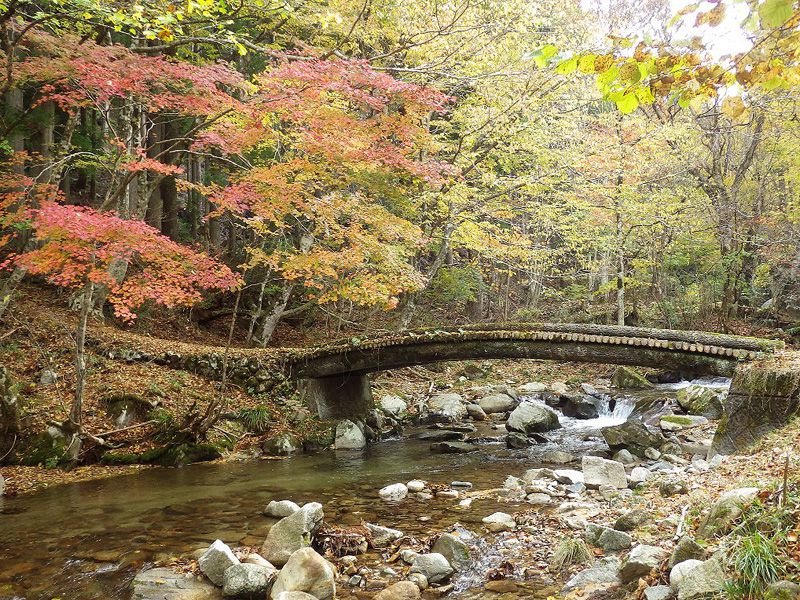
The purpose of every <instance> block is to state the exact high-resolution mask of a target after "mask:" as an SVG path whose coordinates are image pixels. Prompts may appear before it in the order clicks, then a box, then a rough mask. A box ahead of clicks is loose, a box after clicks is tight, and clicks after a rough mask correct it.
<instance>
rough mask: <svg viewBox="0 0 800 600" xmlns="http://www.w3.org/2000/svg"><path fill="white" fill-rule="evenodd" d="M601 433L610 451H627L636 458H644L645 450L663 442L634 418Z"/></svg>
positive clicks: (604, 429)
mask: <svg viewBox="0 0 800 600" xmlns="http://www.w3.org/2000/svg"><path fill="white" fill-rule="evenodd" d="M601 433H602V434H603V438H604V439H605V440H606V443H607V444H608V446H609V448H611V450H613V451H617V450H622V449H627V450H628V451H629V452H632V453H633V454H636V455H637V456H645V450H647V448H650V447H652V446H660V445H661V444H662V443H663V441H664V439H663V438H662V437H661V436H660V435H658V434H656V433H654V432H652V431H650V430H649V429H648V428H647V425H645V424H644V423H643V422H642V421H641V420H640V419H638V418H636V417H631V418H629V419H628V420H627V421H625V422H624V423H620V424H619V425H612V426H610V427H603V429H602V431H601Z"/></svg>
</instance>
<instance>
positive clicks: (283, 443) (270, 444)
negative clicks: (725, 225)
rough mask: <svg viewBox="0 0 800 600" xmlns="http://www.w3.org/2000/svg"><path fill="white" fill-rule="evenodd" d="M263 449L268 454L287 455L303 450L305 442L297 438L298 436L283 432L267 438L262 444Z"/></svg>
mask: <svg viewBox="0 0 800 600" xmlns="http://www.w3.org/2000/svg"><path fill="white" fill-rule="evenodd" d="M261 449H262V450H263V451H264V452H265V453H266V454H272V455H276V456H286V455H288V454H294V453H295V452H299V451H300V450H302V449H303V444H302V443H301V442H300V440H299V439H297V437H295V436H293V435H291V434H289V433H282V434H280V435H277V436H275V437H272V438H269V439H267V440H265V441H264V443H263V444H261Z"/></svg>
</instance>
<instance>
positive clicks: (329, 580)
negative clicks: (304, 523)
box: [270, 548, 336, 600]
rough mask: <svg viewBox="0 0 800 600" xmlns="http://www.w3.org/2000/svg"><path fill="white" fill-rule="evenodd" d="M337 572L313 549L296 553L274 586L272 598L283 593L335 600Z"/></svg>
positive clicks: (290, 558) (274, 599)
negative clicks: (296, 593)
mask: <svg viewBox="0 0 800 600" xmlns="http://www.w3.org/2000/svg"><path fill="white" fill-rule="evenodd" d="M335 578H336V571H334V569H333V566H331V564H330V563H329V562H328V561H327V560H325V559H324V558H322V557H321V556H320V555H319V554H317V553H316V552H315V551H314V549H313V548H301V549H300V550H297V551H296V552H294V553H293V554H292V555H291V556H290V557H289V560H288V561H287V562H286V565H285V566H284V567H283V568H282V569H281V572H280V573H279V574H278V577H277V579H276V580H275V583H274V584H273V585H272V592H271V594H270V598H272V599H273V600H276V599H277V597H278V596H279V595H280V594H281V593H282V592H306V593H307V594H311V595H312V596H314V597H315V598H317V600H333V598H334V597H335V596H336V581H335Z"/></svg>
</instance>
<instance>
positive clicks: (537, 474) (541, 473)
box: [522, 469, 557, 484]
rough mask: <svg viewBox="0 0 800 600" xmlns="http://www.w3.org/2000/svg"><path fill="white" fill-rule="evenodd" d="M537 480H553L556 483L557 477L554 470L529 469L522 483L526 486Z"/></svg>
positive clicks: (524, 474) (523, 475) (523, 476)
mask: <svg viewBox="0 0 800 600" xmlns="http://www.w3.org/2000/svg"><path fill="white" fill-rule="evenodd" d="M537 479H552V480H553V481H556V480H557V477H556V474H555V471H553V470H552V469H528V470H527V471H525V472H524V473H523V474H522V481H523V482H524V483H525V484H529V483H531V482H532V481H536V480H537Z"/></svg>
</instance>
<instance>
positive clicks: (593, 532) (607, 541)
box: [586, 523, 633, 552]
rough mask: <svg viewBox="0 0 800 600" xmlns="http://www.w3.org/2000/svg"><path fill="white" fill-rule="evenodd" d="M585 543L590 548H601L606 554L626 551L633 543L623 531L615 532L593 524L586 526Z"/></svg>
mask: <svg viewBox="0 0 800 600" xmlns="http://www.w3.org/2000/svg"><path fill="white" fill-rule="evenodd" d="M586 541H587V542H588V543H589V544H591V545H592V546H597V547H598V548H602V549H603V550H605V551H606V552H617V551H619V550H627V549H628V548H630V547H631V544H632V542H633V540H632V538H631V536H630V535H629V534H627V533H625V532H624V531H617V530H615V529H611V528H610V527H604V526H603V525H595V524H593V523H590V524H589V525H587V526H586Z"/></svg>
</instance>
